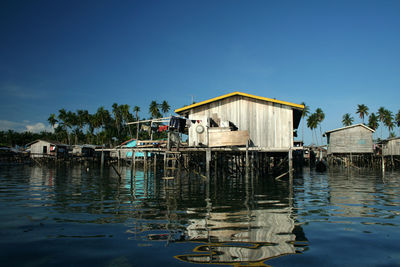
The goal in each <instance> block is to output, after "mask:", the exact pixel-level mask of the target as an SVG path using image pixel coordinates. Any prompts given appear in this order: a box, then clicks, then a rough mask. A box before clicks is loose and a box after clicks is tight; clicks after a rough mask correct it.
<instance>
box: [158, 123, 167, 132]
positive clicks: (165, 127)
mask: <svg viewBox="0 0 400 267" xmlns="http://www.w3.org/2000/svg"><path fill="white" fill-rule="evenodd" d="M167 130H168V125H161V126H159V127H158V131H159V132H160V133H161V132H165V131H167Z"/></svg>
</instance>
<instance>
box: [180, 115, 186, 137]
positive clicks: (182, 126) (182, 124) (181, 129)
mask: <svg viewBox="0 0 400 267" xmlns="http://www.w3.org/2000/svg"><path fill="white" fill-rule="evenodd" d="M185 127H186V119H182V118H179V122H178V132H180V133H184V132H185Z"/></svg>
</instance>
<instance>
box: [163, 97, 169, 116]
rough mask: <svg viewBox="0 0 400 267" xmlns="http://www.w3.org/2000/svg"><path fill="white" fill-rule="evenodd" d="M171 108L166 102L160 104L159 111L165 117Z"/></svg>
mask: <svg viewBox="0 0 400 267" xmlns="http://www.w3.org/2000/svg"><path fill="white" fill-rule="evenodd" d="M170 108H171V107H170V106H169V105H168V102H167V101H165V100H164V101H163V102H162V104H161V111H162V112H163V113H164V114H165V115H166V114H167V113H168V111H169V109H170Z"/></svg>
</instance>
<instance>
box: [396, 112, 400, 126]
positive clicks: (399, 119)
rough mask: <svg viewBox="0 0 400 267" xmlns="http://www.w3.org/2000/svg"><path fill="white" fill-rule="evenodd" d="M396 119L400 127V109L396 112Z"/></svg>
mask: <svg viewBox="0 0 400 267" xmlns="http://www.w3.org/2000/svg"><path fill="white" fill-rule="evenodd" d="M395 121H396V125H397V127H400V110H399V111H398V112H397V114H396V118H395Z"/></svg>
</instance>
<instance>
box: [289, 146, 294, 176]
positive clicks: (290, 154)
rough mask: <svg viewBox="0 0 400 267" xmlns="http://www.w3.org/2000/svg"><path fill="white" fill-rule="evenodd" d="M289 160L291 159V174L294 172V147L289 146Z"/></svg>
mask: <svg viewBox="0 0 400 267" xmlns="http://www.w3.org/2000/svg"><path fill="white" fill-rule="evenodd" d="M288 160H289V174H290V173H292V172H293V150H292V148H289V153H288Z"/></svg>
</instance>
